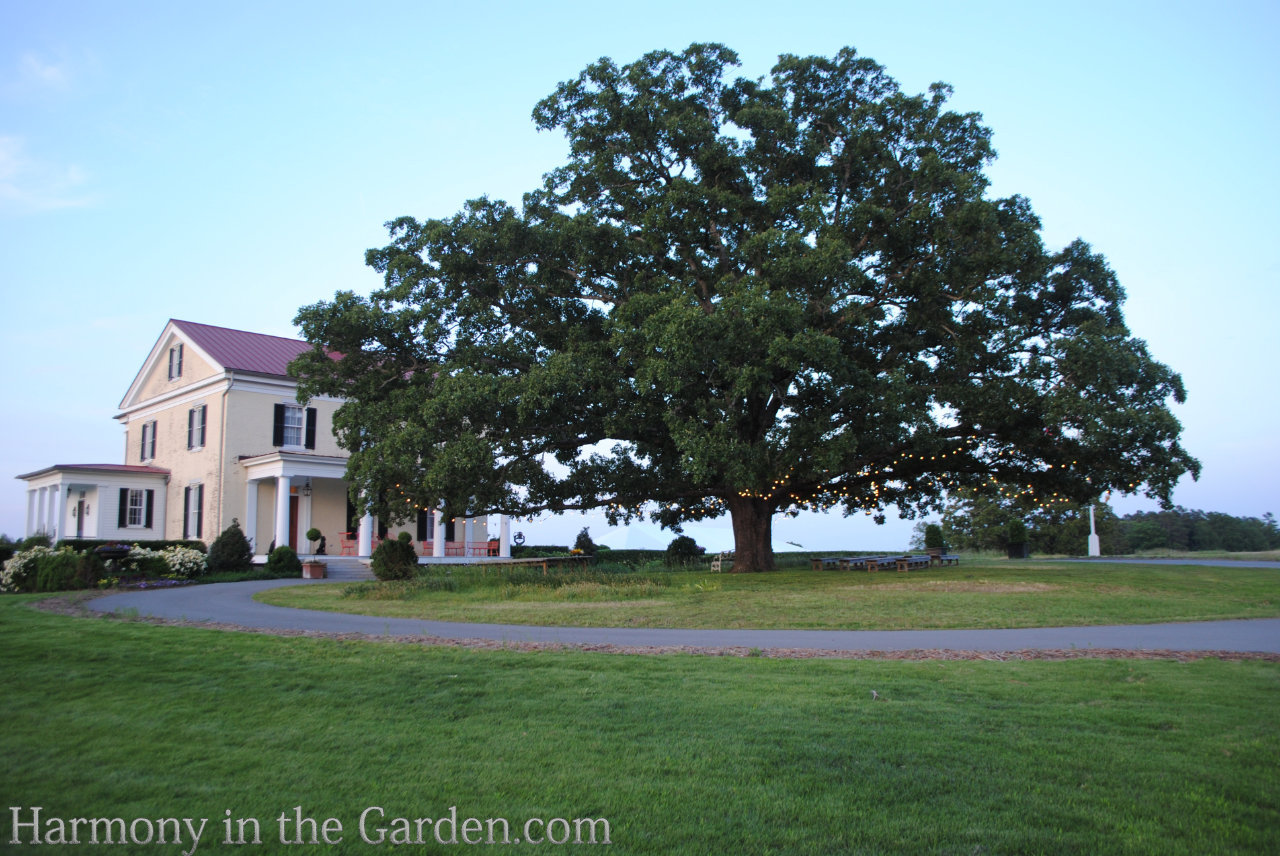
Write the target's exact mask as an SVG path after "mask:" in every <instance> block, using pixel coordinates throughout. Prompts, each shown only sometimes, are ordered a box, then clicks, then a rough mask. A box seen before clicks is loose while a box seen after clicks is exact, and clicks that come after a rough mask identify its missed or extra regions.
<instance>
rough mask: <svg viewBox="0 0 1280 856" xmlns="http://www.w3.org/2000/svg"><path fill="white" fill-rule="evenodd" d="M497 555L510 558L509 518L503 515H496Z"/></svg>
mask: <svg viewBox="0 0 1280 856" xmlns="http://www.w3.org/2000/svg"><path fill="white" fill-rule="evenodd" d="M498 555H499V556H501V557H502V558H504V559H510V558H511V518H510V517H507V515H505V514H499V515H498Z"/></svg>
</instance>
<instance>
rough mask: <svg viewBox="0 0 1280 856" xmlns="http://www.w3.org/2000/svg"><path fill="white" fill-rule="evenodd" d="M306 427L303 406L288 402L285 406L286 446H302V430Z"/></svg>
mask: <svg viewBox="0 0 1280 856" xmlns="http://www.w3.org/2000/svg"><path fill="white" fill-rule="evenodd" d="M305 427H306V422H305V421H304V417H303V415H302V408H301V407H293V406H292V405H287V404H286V405H285V408H284V444H285V445H286V446H301V445H302V432H303V429H304V428H305Z"/></svg>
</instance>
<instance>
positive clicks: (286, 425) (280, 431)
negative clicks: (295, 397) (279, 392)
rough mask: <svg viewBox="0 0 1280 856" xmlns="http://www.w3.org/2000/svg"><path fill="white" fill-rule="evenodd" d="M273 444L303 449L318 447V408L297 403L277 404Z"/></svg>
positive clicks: (272, 434) (272, 436) (272, 435)
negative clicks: (304, 406) (300, 405)
mask: <svg viewBox="0 0 1280 856" xmlns="http://www.w3.org/2000/svg"><path fill="white" fill-rule="evenodd" d="M271 445H273V446H292V447H294V448H301V449H314V448H315V447H316V409H315V408H314V407H306V408H303V407H299V406H298V405H296V404H277V405H276V415H275V424H274V426H273V428H272V433H271Z"/></svg>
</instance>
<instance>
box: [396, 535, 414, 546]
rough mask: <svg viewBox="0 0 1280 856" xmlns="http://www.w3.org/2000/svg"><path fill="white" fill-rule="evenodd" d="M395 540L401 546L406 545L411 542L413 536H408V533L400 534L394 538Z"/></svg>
mask: <svg viewBox="0 0 1280 856" xmlns="http://www.w3.org/2000/svg"><path fill="white" fill-rule="evenodd" d="M396 540H397V541H399V542H400V543H401V544H408V543H409V542H411V541H413V536H412V535H410V534H409V533H408V532H401V533H400V534H399V535H397V536H396Z"/></svg>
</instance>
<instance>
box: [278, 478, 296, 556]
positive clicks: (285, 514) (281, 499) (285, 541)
mask: <svg viewBox="0 0 1280 856" xmlns="http://www.w3.org/2000/svg"><path fill="white" fill-rule="evenodd" d="M285 545H288V546H290V547H292V546H293V545H292V544H289V476H276V546H277V547H284V546H285Z"/></svg>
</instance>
